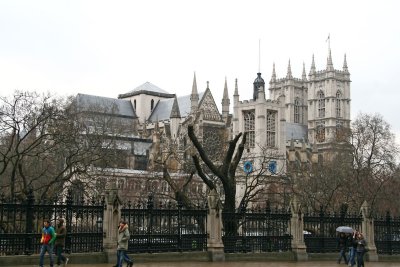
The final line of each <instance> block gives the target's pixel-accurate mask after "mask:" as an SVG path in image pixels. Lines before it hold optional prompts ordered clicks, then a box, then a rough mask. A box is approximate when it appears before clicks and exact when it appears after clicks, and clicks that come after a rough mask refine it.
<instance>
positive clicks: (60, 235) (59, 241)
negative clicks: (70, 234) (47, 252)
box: [55, 218, 69, 267]
mask: <svg viewBox="0 0 400 267" xmlns="http://www.w3.org/2000/svg"><path fill="white" fill-rule="evenodd" d="M66 235H67V229H66V228H65V226H64V219H62V218H60V219H58V223H57V230H56V242H55V249H56V254H57V265H58V267H60V266H61V262H64V266H67V264H68V261H69V258H67V257H65V256H64V255H63V251H64V247H65V237H66Z"/></svg>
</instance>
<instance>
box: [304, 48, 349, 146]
mask: <svg viewBox="0 0 400 267" xmlns="http://www.w3.org/2000/svg"><path fill="white" fill-rule="evenodd" d="M350 82H351V81H350V73H349V71H348V67H347V61H346V55H345V56H344V63H343V69H342V70H335V69H334V67H333V61H332V54H331V50H330V49H329V51H328V58H327V64H326V68H325V69H324V70H321V71H316V68H315V62H314V56H313V59H312V65H311V70H310V74H309V83H308V110H309V112H308V139H309V142H310V143H314V144H317V146H318V147H319V148H321V149H323V148H324V147H325V145H326V144H327V143H329V142H334V141H340V138H341V137H343V135H342V134H343V130H344V129H346V128H349V127H350Z"/></svg>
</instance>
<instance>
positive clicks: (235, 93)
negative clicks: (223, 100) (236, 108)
mask: <svg viewBox="0 0 400 267" xmlns="http://www.w3.org/2000/svg"><path fill="white" fill-rule="evenodd" d="M233 101H234V102H235V103H238V102H239V88H238V80H237V78H236V79H235V92H234V93H233Z"/></svg>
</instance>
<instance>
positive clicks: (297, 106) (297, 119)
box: [294, 98, 302, 123]
mask: <svg viewBox="0 0 400 267" xmlns="http://www.w3.org/2000/svg"><path fill="white" fill-rule="evenodd" d="M300 113H301V107H300V99H299V98H296V99H295V100H294V122H295V123H300V122H302V121H300V119H301V116H300Z"/></svg>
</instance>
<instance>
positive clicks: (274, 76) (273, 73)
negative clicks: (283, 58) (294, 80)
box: [269, 62, 276, 83]
mask: <svg viewBox="0 0 400 267" xmlns="http://www.w3.org/2000/svg"><path fill="white" fill-rule="evenodd" d="M274 82H276V72H275V62H274V64H273V65H272V75H271V81H270V82H269V83H274Z"/></svg>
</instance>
